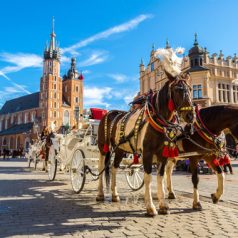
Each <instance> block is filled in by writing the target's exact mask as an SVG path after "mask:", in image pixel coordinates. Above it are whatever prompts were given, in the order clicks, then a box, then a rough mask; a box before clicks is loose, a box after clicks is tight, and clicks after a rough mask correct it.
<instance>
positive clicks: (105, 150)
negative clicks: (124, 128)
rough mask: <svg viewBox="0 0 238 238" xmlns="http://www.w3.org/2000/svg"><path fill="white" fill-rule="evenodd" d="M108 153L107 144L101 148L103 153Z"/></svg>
mask: <svg viewBox="0 0 238 238" xmlns="http://www.w3.org/2000/svg"><path fill="white" fill-rule="evenodd" d="M108 151H109V145H108V144H104V146H103V152H104V153H107V152H108Z"/></svg>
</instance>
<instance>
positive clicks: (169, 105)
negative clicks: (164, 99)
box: [168, 98, 175, 112]
mask: <svg viewBox="0 0 238 238" xmlns="http://www.w3.org/2000/svg"><path fill="white" fill-rule="evenodd" d="M168 109H169V111H171V112H173V111H174V110H175V106H174V101H173V100H172V98H170V99H169V102H168Z"/></svg>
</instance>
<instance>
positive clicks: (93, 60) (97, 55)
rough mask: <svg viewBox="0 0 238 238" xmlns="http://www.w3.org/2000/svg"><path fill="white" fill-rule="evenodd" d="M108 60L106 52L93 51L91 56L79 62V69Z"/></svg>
mask: <svg viewBox="0 0 238 238" xmlns="http://www.w3.org/2000/svg"><path fill="white" fill-rule="evenodd" d="M107 58H108V52H107V51H95V52H93V53H92V54H91V56H90V57H89V58H88V59H86V60H84V61H82V62H79V66H80V67H87V66H91V65H95V64H100V63H102V62H104V61H106V60H107Z"/></svg>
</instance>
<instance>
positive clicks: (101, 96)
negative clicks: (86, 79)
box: [84, 87, 112, 108]
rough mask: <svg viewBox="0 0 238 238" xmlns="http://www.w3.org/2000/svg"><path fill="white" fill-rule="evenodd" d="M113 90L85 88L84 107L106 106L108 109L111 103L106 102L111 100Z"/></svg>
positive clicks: (107, 88)
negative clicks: (107, 99)
mask: <svg viewBox="0 0 238 238" xmlns="http://www.w3.org/2000/svg"><path fill="white" fill-rule="evenodd" d="M111 91H112V89H111V88H109V87H104V88H101V87H100V88H98V87H90V88H89V87H85V88H84V105H85V106H86V107H94V106H105V107H106V108H108V107H109V106H110V104H109V103H107V102H105V98H109V97H110V95H111Z"/></svg>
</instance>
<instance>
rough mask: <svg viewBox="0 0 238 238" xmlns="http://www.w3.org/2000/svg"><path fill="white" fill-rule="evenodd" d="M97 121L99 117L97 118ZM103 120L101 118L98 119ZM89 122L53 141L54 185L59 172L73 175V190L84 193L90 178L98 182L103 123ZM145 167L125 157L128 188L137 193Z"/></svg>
mask: <svg viewBox="0 0 238 238" xmlns="http://www.w3.org/2000/svg"><path fill="white" fill-rule="evenodd" d="M93 117H95V116H93ZM96 118H97V119H100V117H96ZM97 119H89V120H87V121H84V122H81V123H80V124H79V128H80V129H78V130H72V131H71V132H70V133H69V134H66V135H63V134H54V136H53V137H51V141H52V145H51V146H50V149H49V160H48V177H49V180H51V181H53V180H54V179H55V177H56V174H57V168H58V167H59V168H60V170H61V171H64V172H67V173H69V175H70V180H71V185H72V189H73V191H74V192H75V193H80V192H81V191H82V189H83V187H84V184H85V180H86V175H87V174H91V179H92V180H96V179H97V178H98V172H97V170H98V158H99V150H98V144H97V141H98V138H97V136H98V126H99V122H100V120H97ZM141 167H142V166H141V164H139V165H138V164H133V162H132V158H131V156H128V157H125V158H124V160H123V163H122V165H121V168H122V169H123V170H124V171H125V175H126V179H127V182H128V185H129V186H130V187H131V188H132V189H133V190H138V189H140V188H141V187H142V186H143V178H142V173H141Z"/></svg>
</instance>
